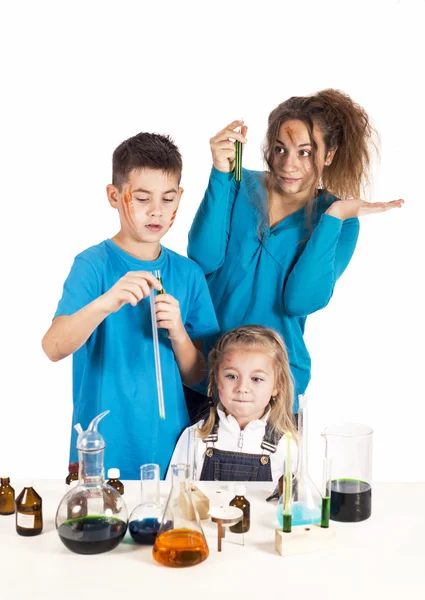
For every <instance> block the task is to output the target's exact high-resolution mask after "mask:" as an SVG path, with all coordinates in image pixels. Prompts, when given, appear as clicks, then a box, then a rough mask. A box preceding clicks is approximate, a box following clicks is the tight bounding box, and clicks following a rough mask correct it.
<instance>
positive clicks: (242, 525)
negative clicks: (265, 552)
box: [229, 485, 251, 533]
mask: <svg viewBox="0 0 425 600" xmlns="http://www.w3.org/2000/svg"><path fill="white" fill-rule="evenodd" d="M235 494H236V496H235V497H234V498H233V500H231V501H230V502H229V505H230V506H237V507H238V508H240V509H241V510H242V512H243V517H242V520H241V521H239V523H236V525H232V526H231V527H229V529H230V531H231V532H232V533H246V532H247V531H249V527H250V512H251V505H250V503H249V502H248V500H247V499H246V498H245V494H246V487H245V486H244V485H237V486H235Z"/></svg>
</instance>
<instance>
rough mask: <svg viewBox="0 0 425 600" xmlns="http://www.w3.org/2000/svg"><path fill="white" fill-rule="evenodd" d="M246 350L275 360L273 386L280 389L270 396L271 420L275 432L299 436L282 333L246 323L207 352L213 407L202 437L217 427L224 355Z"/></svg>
mask: <svg viewBox="0 0 425 600" xmlns="http://www.w3.org/2000/svg"><path fill="white" fill-rule="evenodd" d="M247 349H248V350H258V351H260V352H264V353H266V354H268V355H269V356H270V357H271V358H272V359H273V361H274V378H275V380H274V387H275V388H276V389H277V394H276V396H272V397H271V398H270V414H269V419H268V421H269V423H270V424H271V425H272V426H273V428H274V429H275V430H276V433H279V434H282V433H286V432H290V433H292V435H293V436H294V437H296V436H297V432H296V428H295V425H294V421H293V416H292V404H293V399H294V386H293V382H292V377H291V372H290V369H289V360H288V354H287V352H286V348H285V345H284V343H283V341H282V339H281V337H280V336H279V334H278V333H277V332H276V331H274V330H273V329H268V328H267V327H263V326H261V325H245V326H243V327H237V328H236V329H231V330H230V331H228V332H227V333H225V334H224V335H223V336H222V337H221V338H220V339H219V340H218V341H217V343H216V345H215V347H214V348H213V349H212V350H211V352H210V353H209V355H208V362H209V369H210V375H209V382H208V396H209V397H210V398H211V399H212V406H211V407H210V413H209V416H208V417H207V418H206V420H205V421H204V423H203V424H202V425H201V426H200V427H199V434H200V436H201V438H202V439H205V438H206V437H207V436H208V435H209V434H210V433H211V431H212V429H213V426H214V422H215V415H216V409H217V404H218V403H219V401H220V398H219V396H218V391H217V379H218V370H219V367H220V364H221V363H222V362H223V359H224V355H225V354H226V353H227V352H231V351H234V350H247Z"/></svg>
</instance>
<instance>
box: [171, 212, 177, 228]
mask: <svg viewBox="0 0 425 600" xmlns="http://www.w3.org/2000/svg"><path fill="white" fill-rule="evenodd" d="M176 214H177V208H176V210H175V211H174V212H173V214H172V215H171V221H170V227H171V226H172V224H173V223H174V219H175V218H176Z"/></svg>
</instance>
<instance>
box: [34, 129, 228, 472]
mask: <svg viewBox="0 0 425 600" xmlns="http://www.w3.org/2000/svg"><path fill="white" fill-rule="evenodd" d="M112 162H113V168H112V170H113V177H112V184H110V185H108V186H107V188H106V191H107V195H108V200H109V203H110V204H111V206H112V207H113V208H116V209H117V210H118V212H119V217H120V223H121V228H120V231H119V232H118V233H117V235H115V236H114V237H113V238H111V239H107V240H105V241H103V242H101V243H100V244H98V245H97V246H92V247H91V248H88V249H87V250H85V251H84V252H82V253H81V254H79V255H78V256H77V257H76V258H75V261H74V264H73V266H72V269H71V272H70V273H69V275H68V278H67V280H66V281H65V284H64V288H63V295H62V298H61V300H60V302H59V305H58V308H57V311H56V314H55V316H54V320H53V323H52V325H51V327H50V329H49V330H48V331H47V333H46V335H45V336H44V338H43V342H42V345H43V349H44V351H45V353H46V354H47V356H48V357H49V358H50V359H51V360H52V361H58V360H61V359H62V358H65V357H66V356H68V355H70V354H73V403H74V411H73V422H72V424H73V425H74V424H75V423H81V425H82V426H83V428H86V427H87V426H88V424H89V423H90V421H91V419H92V418H93V417H95V416H96V415H98V414H99V413H101V412H102V411H104V410H106V409H110V410H111V414H110V415H108V417H107V418H106V419H105V420H104V421H102V426H101V432H102V435H103V436H104V438H105V440H106V442H107V448H106V452H105V461H106V465H105V467H106V468H109V467H118V468H119V469H120V470H121V478H122V479H138V478H139V476H140V474H139V469H140V465H141V464H143V463H148V462H150V463H158V464H159V465H160V468H161V475H162V476H164V475H165V471H166V468H167V466H168V462H169V460H170V457H171V455H172V452H173V450H174V446H175V443H176V441H177V438H178V436H179V435H180V433H181V432H182V430H183V429H184V428H185V427H187V426H188V425H189V417H188V413H187V408H186V404H185V400H184V394H183V386H182V382H183V383H184V384H185V385H194V384H195V383H197V382H199V381H201V380H202V379H203V378H204V376H205V363H204V358H203V353H202V344H201V342H200V341H199V340H201V339H202V338H203V337H204V336H205V335H211V334H214V333H217V332H218V329H219V328H218V324H217V320H216V317H215V313H214V309H213V306H212V302H211V298H210V295H209V292H208V287H207V284H206V281H205V277H204V275H203V273H202V270H201V269H200V267H198V265H197V264H196V263H194V262H193V261H191V260H190V259H188V258H185V257H183V256H180V255H179V254H176V253H175V252H172V251H170V250H168V249H167V248H164V247H163V246H161V244H160V240H161V238H162V237H163V236H164V235H165V234H166V233H167V231H168V229H169V228H170V227H171V225H172V223H173V221H174V218H175V215H176V212H177V208H178V205H179V202H180V198H181V195H182V193H183V189H182V188H181V187H179V184H180V177H181V170H182V159H181V155H180V153H179V151H178V149H177V147H176V146H175V145H174V143H173V142H172V140H171V139H170V138H169V137H166V136H161V135H158V134H150V133H139V134H138V135H136V136H134V137H132V138H130V139H128V140H126V141H124V142H123V143H122V144H120V146H118V148H116V150H115V151H114V154H113V161H112ZM157 269H159V270H160V272H161V278H162V281H163V283H164V290H165V292H166V293H164V294H160V295H157V296H156V297H155V308H156V316H157V322H158V327H159V328H161V329H165V330H167V332H165V331H164V332H161V331H159V332H158V333H159V342H160V355H161V369H162V378H163V386H164V403H165V413H166V418H165V420H161V419H160V417H159V410H158V399H157V388H156V375H155V362H154V349H153V338H152V325H151V314H150V301H149V298H148V296H149V292H150V289H151V288H154V289H156V290H157V291H161V290H162V285H161V283H160V281H159V280H158V279H157V278H155V277H154V276H153V275H152V272H153V271H154V270H157ZM197 340H198V341H197ZM75 443H76V431H75V430H74V428H72V435H71V461H74V460H76V452H77V451H76V448H75Z"/></svg>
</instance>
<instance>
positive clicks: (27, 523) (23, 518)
mask: <svg viewBox="0 0 425 600" xmlns="http://www.w3.org/2000/svg"><path fill="white" fill-rule="evenodd" d="M16 523H17V525H18V526H19V527H23V528H24V529H34V524H35V515H23V514H22V513H20V512H18V513H17V515H16Z"/></svg>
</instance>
